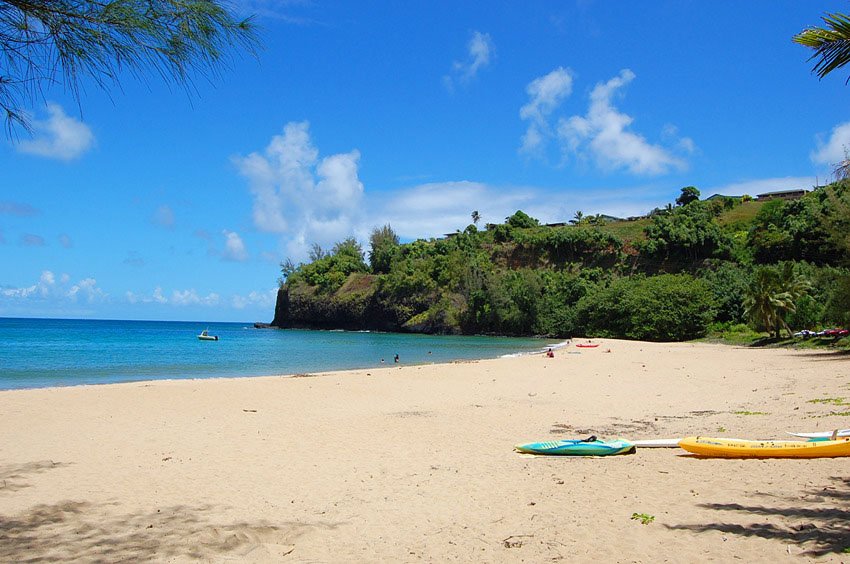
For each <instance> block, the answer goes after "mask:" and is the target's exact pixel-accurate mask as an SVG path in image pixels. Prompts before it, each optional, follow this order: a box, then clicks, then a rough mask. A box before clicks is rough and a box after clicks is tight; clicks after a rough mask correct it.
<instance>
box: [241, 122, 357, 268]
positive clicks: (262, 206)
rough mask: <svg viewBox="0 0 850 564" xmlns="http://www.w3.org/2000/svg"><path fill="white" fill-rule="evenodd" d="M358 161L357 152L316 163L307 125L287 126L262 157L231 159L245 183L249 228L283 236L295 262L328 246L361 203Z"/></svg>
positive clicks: (353, 218)
mask: <svg viewBox="0 0 850 564" xmlns="http://www.w3.org/2000/svg"><path fill="white" fill-rule="evenodd" d="M359 161H360V153H359V152H358V151H357V150H354V151H351V152H349V153H339V154H336V155H330V156H327V157H324V158H322V159H320V158H319V151H318V149H316V147H315V146H313V143H312V141H311V139H310V133H309V123H307V122H300V123H295V122H292V123H288V124H287V125H286V126H285V127H284V130H283V134H282V135H275V136H274V137H272V139H271V141H270V142H269V144H268V146H267V147H266V148H265V150H264V151H263V152H262V154H261V153H257V152H254V153H251V154H249V155H248V156H246V157H234V159H233V162H234V163H235V164H236V166H237V167H238V169H239V172H240V173H241V174H242V175H243V176H244V177H245V178H246V179H247V180H248V182H249V186H250V191H251V194H252V195H253V198H254V205H253V219H254V225H255V226H256V227H257V228H258V229H260V230H261V231H266V232H271V233H279V234H287V235H288V236H289V238H290V254H293V255H296V256H303V255H305V254H306V251H307V248H308V246H309V244H310V243H313V242H316V243H319V244H322V245H329V244H332V243H333V242H335V241H338V240H340V239H342V238H344V237H346V236H348V235H350V234H351V232H352V229H353V226H354V224H355V222H356V220H357V219H358V216H359V214H360V205H361V201H362V199H363V184H362V183H361V182H360V179H359V176H358V169H359Z"/></svg>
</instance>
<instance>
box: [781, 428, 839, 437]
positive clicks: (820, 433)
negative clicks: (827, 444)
mask: <svg viewBox="0 0 850 564" xmlns="http://www.w3.org/2000/svg"><path fill="white" fill-rule="evenodd" d="M833 433H837V434H836V437H837V438H843V437H850V429H838V430H837V431H817V432H815V433H791V432H789V433H788V434H789V435H791V436H792V437H800V438H801V439H829V438H831V437H832V435H833Z"/></svg>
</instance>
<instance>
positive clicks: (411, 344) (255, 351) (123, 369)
mask: <svg viewBox="0 0 850 564" xmlns="http://www.w3.org/2000/svg"><path fill="white" fill-rule="evenodd" d="M207 328H208V329H209V333H210V335H218V337H219V340H218V341H200V340H198V338H197V335H198V333H200V332H201V330H202V329H207ZM547 344H549V342H548V341H544V340H540V339H515V338H507V337H458V336H437V335H408V334H400V333H369V332H362V333H359V332H345V331H303V330H295V329H291V330H275V329H254V328H253V327H252V326H251V325H250V324H245V323H210V324H206V323H191V322H178V321H95V320H80V319H13V318H0V389H16V388H43V387H50V386H75V385H80V384H106V383H113V382H132V381H139V380H162V379H179V378H216V377H223V376H227V377H229V376H264V375H274V374H298V373H304V372H319V371H327V370H346V369H354V368H370V367H375V366H381V365H382V364H381V359H382V358H383V359H384V360H385V363H384V365H389V364H393V358H394V356H395V355H396V354H398V355H399V358H400V361H401V364H424V363H431V362H449V361H452V360H461V359H481V358H496V357H499V356H503V355H507V354H518V353H526V352H533V351H539V350H541V349H543V348H544V347H545V346H546V345H547Z"/></svg>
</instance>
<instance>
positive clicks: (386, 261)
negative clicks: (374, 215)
mask: <svg viewBox="0 0 850 564" xmlns="http://www.w3.org/2000/svg"><path fill="white" fill-rule="evenodd" d="M698 198H699V192H698V190H696V189H695V188H693V187H687V188H683V189H682V195H681V196H680V197H679V198H678V199H677V202H676V204H675V205H673V204H668V205H667V206H666V207H664V208H656V209H655V210H653V212H652V213H650V214H649V215H648V216H646V217H642V218H630V220H617V219H616V218H606V216H590V217H584V216H582V215H581V214H580V213H577V214H576V218H575V219H573V220H572V221H571V222H570V223H569V224H557V225H541V224H540V223H539V222H538V221H537V220H536V219H534V218H532V217H529V216H528V215H527V214H525V213H523V212H522V211H517V212H516V213H515V214H514V215H512V216H510V217H508V218H506V221H505V223H502V224H488V225H486V226H481V227H479V226H478V225H476V223H477V218H478V213H477V212H473V213H472V214H471V218H472V219H473V220H476V222H474V223H471V224H470V225H469V226H468V227H467V228H466V229H464V230H463V231H458V232H456V233H453V234H450V235H448V236H446V237H444V238H440V239H431V240H417V241H413V242H411V243H405V244H400V243H399V239H398V237H397V236H396V234H395V233H394V232H393V230H392V228H391V226H389V225H386V226H383V227H380V228H375V229H374V230H373V232H372V236H371V238H370V248H369V250H368V253H364V252H363V250H362V248H361V246H360V245H359V244H358V243H357V241H356V240H354V239H347V240H345V241H342V242H340V243H337V244H336V245H335V246H334V248H333V249H332V250H330V251H323V250H322V249H321V248H319V247H318V246H314V248H313V252H312V253H311V255H312V256H311V262H309V263H304V264H299V265H295V264H293V263H292V262H291V261H289V260H287V261H286V262H285V263H283V264H282V265H281V268H282V277H281V279H280V283H281V285H280V291H279V293H278V300H277V306H276V310H275V318H274V321H273V325H275V326H278V327H313V328H342V329H371V330H387V331H413V332H428V333H462V334H501V335H547V336H552V337H572V336H586V337H617V338H627V339H641V340H654V341H678V340H686V339H694V338H700V337H704V336H706V335H707V334H719V333H723V332H727V333H728V332H729V331H731V332H733V333H737V334H739V335H740V334H741V333H742V332H743V333H745V334H747V335H750V336H751V337H752V338H754V337H756V336H758V335H759V332H761V335H762V336H767V337H770V338H772V339H774V340H777V339H780V338H783V336H786V335H788V336H790V334H791V332H793V331H796V330H799V329H810V330H816V329H818V328H822V327H825V326H832V325H846V324H848V323H850V269H848V267H850V181H846V180H845V181H841V182H837V183H834V184H831V185H829V186H825V187H819V188H816V189H815V190H812V191H810V192H807V193H805V194H804V195H802V196H801V197H797V198H795V199H779V198H777V199H771V200H765V201H762V199H761V198H760V199H759V200H753V199H751V198H749V197H748V196H743V197H723V196H721V197H712V198H710V199H708V200H699V199H698Z"/></svg>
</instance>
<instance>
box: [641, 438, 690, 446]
mask: <svg viewBox="0 0 850 564" xmlns="http://www.w3.org/2000/svg"><path fill="white" fill-rule="evenodd" d="M681 440H682V439H641V440H638V441H632V444H633V445H635V446H636V447H638V448H679V441H681Z"/></svg>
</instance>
